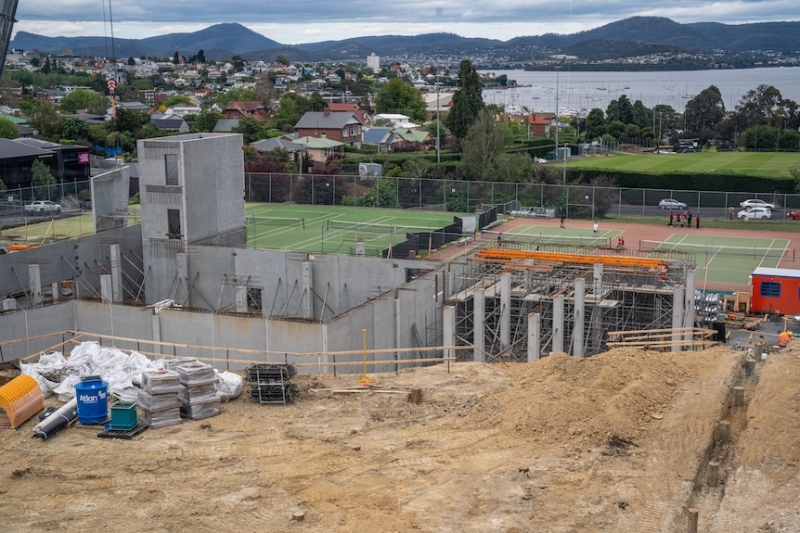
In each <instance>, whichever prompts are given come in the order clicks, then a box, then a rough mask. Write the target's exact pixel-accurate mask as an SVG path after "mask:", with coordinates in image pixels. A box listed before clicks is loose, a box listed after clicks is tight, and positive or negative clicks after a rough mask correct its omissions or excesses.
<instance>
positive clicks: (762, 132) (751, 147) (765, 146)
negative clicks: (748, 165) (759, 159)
mask: <svg viewBox="0 0 800 533" xmlns="http://www.w3.org/2000/svg"><path fill="white" fill-rule="evenodd" d="M777 144H778V130H777V129H775V128H773V127H772V126H767V125H766V124H757V125H755V126H750V127H749V128H747V131H745V132H744V135H742V145H743V146H744V147H745V149H747V150H748V151H751V152H756V151H758V152H773V151H775V147H776V146H777Z"/></svg>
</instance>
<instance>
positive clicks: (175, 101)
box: [162, 94, 192, 107]
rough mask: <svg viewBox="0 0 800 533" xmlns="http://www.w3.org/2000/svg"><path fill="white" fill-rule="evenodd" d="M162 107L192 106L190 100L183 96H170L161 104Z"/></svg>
mask: <svg viewBox="0 0 800 533" xmlns="http://www.w3.org/2000/svg"><path fill="white" fill-rule="evenodd" d="M162 105H163V106H164V107H172V106H174V105H192V99H191V98H189V97H188V96H186V95H185V94H176V95H175V96H170V97H169V98H167V99H166V100H165V101H164V103H163V104H162Z"/></svg>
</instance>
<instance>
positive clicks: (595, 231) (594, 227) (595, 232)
mask: <svg viewBox="0 0 800 533" xmlns="http://www.w3.org/2000/svg"><path fill="white" fill-rule="evenodd" d="M592 229H593V230H594V236H595V237H597V230H598V229H600V226H599V225H598V224H597V222H595V223H594V226H592Z"/></svg>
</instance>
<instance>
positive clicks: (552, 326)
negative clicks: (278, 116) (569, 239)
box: [449, 243, 696, 362]
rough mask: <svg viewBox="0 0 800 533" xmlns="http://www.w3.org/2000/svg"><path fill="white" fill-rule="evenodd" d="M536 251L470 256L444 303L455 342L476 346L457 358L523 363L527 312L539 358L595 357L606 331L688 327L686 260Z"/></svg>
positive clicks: (605, 251) (602, 250)
mask: <svg viewBox="0 0 800 533" xmlns="http://www.w3.org/2000/svg"><path fill="white" fill-rule="evenodd" d="M534 247H535V249H528V250H524V249H520V248H523V247H522V246H519V243H515V244H513V245H511V246H508V247H505V246H504V247H502V248H485V249H483V250H480V251H478V252H477V253H475V254H473V255H472V256H470V257H469V258H468V261H467V265H466V267H465V268H464V269H463V274H461V275H460V276H459V277H458V278H457V279H456V280H455V282H456V286H455V287H454V291H453V293H452V294H453V296H452V298H451V299H450V302H449V303H450V304H451V305H453V306H455V308H456V324H455V336H456V344H457V345H459V346H468V345H473V346H475V350H474V353H473V354H468V353H465V352H460V356H459V359H460V360H470V359H472V358H474V359H475V360H479V361H487V362H491V361H499V360H509V361H527V360H528V353H529V350H528V343H529V342H530V341H529V339H531V338H532V336H531V335H529V331H528V330H529V320H528V318H529V317H530V316H531V315H532V314H538V315H539V316H538V324H539V325H538V327H539V329H540V333H539V335H538V336H537V337H536V338H538V339H539V351H538V353H541V354H542V355H546V354H548V353H550V352H554V351H564V352H567V353H571V354H573V355H580V356H584V357H585V356H591V355H596V354H598V353H600V352H603V351H605V350H606V349H607V348H608V342H609V339H608V337H607V332H609V331H616V332H620V331H638V330H649V329H658V330H662V329H667V328H674V327H676V320H677V321H678V322H680V326H683V325H685V324H684V322H685V321H687V320H688V321H689V324H688V326H692V322H693V320H694V315H693V312H690V311H688V310H687V309H686V308H687V307H688V308H689V309H693V307H694V302H693V299H694V291H693V284H694V270H695V268H696V265H695V263H694V262H693V261H691V260H690V259H689V258H688V256H687V257H676V258H662V257H658V258H652V257H647V256H646V255H645V254H642V253H639V252H638V251H636V250H621V249H612V248H609V247H608V246H602V245H601V246H598V247H596V248H593V249H588V248H586V247H581V249H580V253H575V252H576V250H575V247H574V246H570V245H563V246H559V245H552V244H551V245H548V246H547V247H546V248H547V249H546V250H543V249H541V248H543V247H542V246H541V245H539V244H534V243H532V244H531V245H530V248H534ZM690 274H691V280H690V283H689V285H688V286H687V277H688V276H689V275H690ZM678 287H682V288H683V289H684V290H678V291H676V288H678ZM676 298H677V299H678V300H679V301H677V302H676V301H675V300H676ZM687 298H688V299H687ZM476 307H477V308H478V309H477V313H476ZM676 307H677V309H676ZM576 312H577V313H579V314H580V313H582V315H583V316H582V319H581V318H580V317H579V319H578V320H576ZM676 317H677V318H676ZM576 324H578V326H576ZM580 324H582V326H581V325H580ZM576 327H581V328H582V330H581V331H579V332H576V331H575V329H576ZM476 332H477V333H476ZM480 332H483V338H480V335H481V333H480Z"/></svg>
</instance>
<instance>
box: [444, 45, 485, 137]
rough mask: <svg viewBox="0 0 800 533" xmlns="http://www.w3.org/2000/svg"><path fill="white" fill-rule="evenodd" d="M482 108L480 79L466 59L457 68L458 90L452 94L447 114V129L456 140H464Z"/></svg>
mask: <svg viewBox="0 0 800 533" xmlns="http://www.w3.org/2000/svg"><path fill="white" fill-rule="evenodd" d="M483 108H484V103H483V92H482V87H481V79H480V76H478V71H477V70H475V67H474V66H473V65H472V62H471V61H470V60H468V59H464V60H462V61H461V64H460V65H459V68H458V90H457V91H456V92H455V94H453V106H452V107H451V109H450V112H449V113H448V114H447V117H446V119H445V123H446V124H447V128H448V129H449V130H450V132H451V133H452V134H453V135H454V136H455V137H456V138H457V139H464V138H465V137H466V136H467V133H468V132H469V130H470V127H471V126H472V125H473V124H474V123H475V121H476V120H477V119H478V114H479V113H480V112H481V110H482V109H483Z"/></svg>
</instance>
